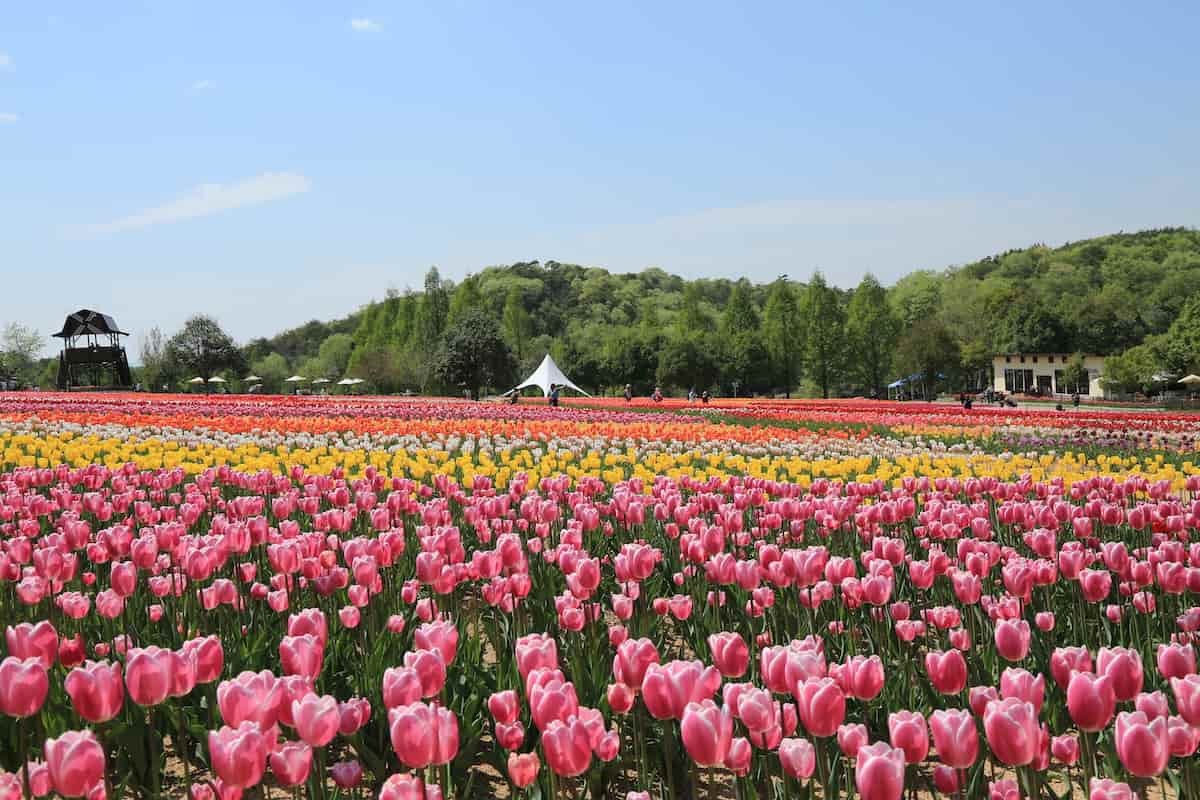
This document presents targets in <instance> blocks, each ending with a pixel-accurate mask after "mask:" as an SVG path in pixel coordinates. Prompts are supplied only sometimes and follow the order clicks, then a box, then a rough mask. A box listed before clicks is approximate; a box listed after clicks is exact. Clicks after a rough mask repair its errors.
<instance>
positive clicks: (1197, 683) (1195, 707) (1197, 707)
mask: <svg viewBox="0 0 1200 800" xmlns="http://www.w3.org/2000/svg"><path fill="white" fill-rule="evenodd" d="M1171 691H1172V693H1174V695H1175V710H1176V711H1178V712H1179V716H1181V717H1183V718H1184V719H1185V720H1187V722H1188V724H1189V725H1192V726H1194V727H1197V728H1200V675H1197V674H1195V673H1193V674H1191V675H1185V676H1184V677H1182V678H1171Z"/></svg>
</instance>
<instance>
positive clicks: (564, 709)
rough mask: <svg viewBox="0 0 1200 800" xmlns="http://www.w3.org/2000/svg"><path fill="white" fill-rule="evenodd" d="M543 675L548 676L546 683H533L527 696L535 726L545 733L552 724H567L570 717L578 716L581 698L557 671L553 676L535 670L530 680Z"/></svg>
mask: <svg viewBox="0 0 1200 800" xmlns="http://www.w3.org/2000/svg"><path fill="white" fill-rule="evenodd" d="M542 675H547V679H546V680H545V681H544V682H534V683H531V684H530V687H529V690H528V692H527V694H528V695H529V715H530V716H531V717H532V718H533V724H534V725H536V726H537V727H538V729H539V730H542V731H545V730H546V728H547V727H548V726H549V725H550V723H551V722H553V721H555V720H558V721H559V722H566V720H567V718H568V717H572V716H575V715H577V714H578V713H579V698H578V697H577V696H576V694H575V685H574V684H573V683H571V682H569V681H564V680H562V673H560V672H558V671H557V670H555V674H553V675H550V674H549V673H547V672H544V671H542V670H535V671H534V672H532V673H530V678H531V679H534V678H539V677H541V676H542Z"/></svg>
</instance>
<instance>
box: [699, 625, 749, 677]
mask: <svg viewBox="0 0 1200 800" xmlns="http://www.w3.org/2000/svg"><path fill="white" fill-rule="evenodd" d="M708 649H709V650H710V651H711V652H712V657H713V664H714V665H716V667H717V669H719V670H720V671H721V674H722V675H724V676H725V677H726V678H740V677H742V676H743V675H745V674H746V670H747V669H748V668H749V666H750V648H749V647H748V646H747V645H746V640H745V639H743V638H742V637H741V634H738V633H731V632H722V633H714V634H712V635H711V636H709V637H708Z"/></svg>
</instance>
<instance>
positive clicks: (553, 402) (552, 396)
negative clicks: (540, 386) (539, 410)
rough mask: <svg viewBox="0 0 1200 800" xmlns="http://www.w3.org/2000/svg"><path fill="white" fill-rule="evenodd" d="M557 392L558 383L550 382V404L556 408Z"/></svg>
mask: <svg viewBox="0 0 1200 800" xmlns="http://www.w3.org/2000/svg"><path fill="white" fill-rule="evenodd" d="M558 392H559V386H558V384H556V383H552V384H550V405H551V406H552V407H554V408H558Z"/></svg>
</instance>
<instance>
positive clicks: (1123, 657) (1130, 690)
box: [1096, 647, 1143, 703]
mask: <svg viewBox="0 0 1200 800" xmlns="http://www.w3.org/2000/svg"><path fill="white" fill-rule="evenodd" d="M1096 672H1097V674H1100V675H1104V676H1106V677H1108V678H1110V679H1111V680H1112V687H1113V694H1114V695H1116V698H1117V701H1118V702H1121V703H1124V702H1127V701H1129V700H1132V699H1133V698H1134V697H1136V696H1137V693H1138V692H1140V691H1141V690H1142V681H1143V675H1142V657H1141V656H1140V655H1139V654H1138V652H1137V651H1136V650H1133V649H1129V648H1125V647H1105V648H1101V650H1100V652H1099V653H1097V654H1096Z"/></svg>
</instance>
